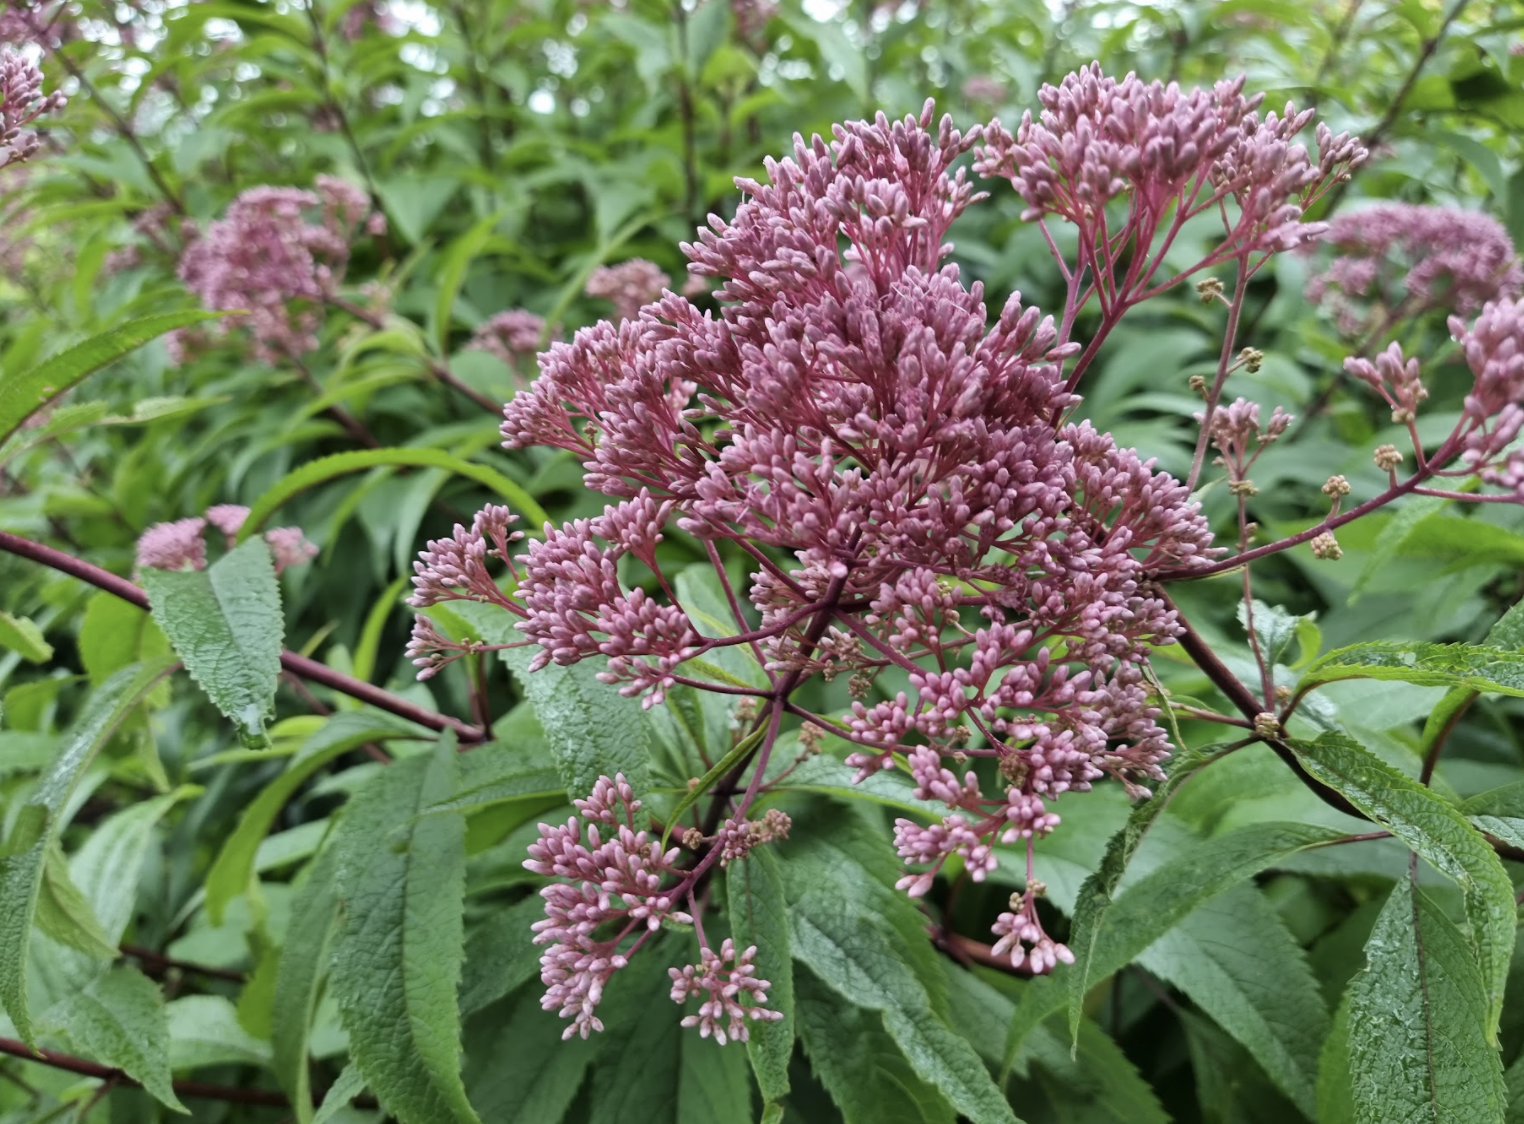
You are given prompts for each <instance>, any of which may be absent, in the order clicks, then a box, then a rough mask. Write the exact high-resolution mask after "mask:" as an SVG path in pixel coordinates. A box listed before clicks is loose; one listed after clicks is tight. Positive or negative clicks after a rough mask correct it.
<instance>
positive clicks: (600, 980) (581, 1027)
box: [524, 773, 766, 1038]
mask: <svg viewBox="0 0 1524 1124" xmlns="http://www.w3.org/2000/svg"><path fill="white" fill-rule="evenodd" d="M577 808H578V811H579V812H580V813H581V814H582V815H583V816H584V817H585V818H587V819H589V820H591V821H593V822H592V823H590V824H589V825H588V827H587V836H586V840H585V841H584V839H583V832H582V828H583V825H582V823H581V821H580V820H578V819H577V817H576V816H572V817H571V818H569V819H568V820H567V821H566V823H565V824H564V825H555V826H552V825H550V824H541V825H540V838H539V840H538V841H537V842H535V843H533V844H531V845H530V848H529V858H528V860H527V861H526V862H525V863H524V866H525V867H526V868H527V869H529V870H531V871H533V872H534V873H536V874H541V875H545V876H546V877H549V878H565V879H569V880H570V881H571V882H572V883H573V884H572V885H568V884H566V883H559V882H558V883H554V884H552V885H550V886H547V887H545V888H544V889H543V890H541V891H540V895H541V897H543V898H544V899H545V912H546V918H545V920H544V921H539V922H536V923H535V925H534V931H535V937H534V943H535V944H540V945H548V946H549V947H548V948H547V949H546V950H545V952H544V953H543V954H541V957H540V981H541V982H542V983H543V984H544V985H545V988H546V991H545V998H544V1000H543V1002H542V1004H541V1005H542V1006H543V1007H544V1008H545V1010H547V1011H559V1013H560V1015H561V1017H562V1018H569V1019H571V1020H572V1022H571V1025H570V1026H568V1027H567V1028H566V1030H565V1032H564V1033H563V1034H562V1037H563V1038H570V1037H571V1036H572V1035H573V1034H580V1035H581V1036H582V1037H583V1038H586V1037H587V1036H588V1035H589V1034H590V1033H591V1032H592V1031H595V1030H602V1029H603V1024H602V1023H601V1022H600V1021H599V1020H598V1018H597V1016H596V1015H595V1014H594V1012H595V1011H596V1009H597V1006H598V1002H599V1000H600V999H602V997H603V988H604V985H605V984H606V983H607V982H608V980H609V977H610V976H612V975H613V974H614V972H616V971H617V970H618V969H620V968H622V967H624V965H625V959H626V958H625V955H624V954H623V953H621V951H620V946H621V944H622V942H623V941H624V940H625V938H627V937H630V936H632V935H635V934H637V933H639V932H641V931H646V932H650V931H654V930H655V929H657V928H659V927H660V926H661V923H662V921H663V920H664V919H667V918H671V919H672V920H674V921H678V922H681V923H684V924H691V923H692V921H693V918H692V917H691V916H690V915H688V914H687V913H685V912H683V911H681V910H679V909H676V908H675V904H676V902H675V899H674V898H673V897H672V896H671V894H670V893H668V892H664V891H663V888H662V887H663V882H664V880H665V878H666V877H667V876H670V875H674V874H679V873H680V872H679V871H677V869H676V868H675V866H674V865H673V864H674V862H675V861H676V859H677V857H678V855H679V853H680V852H679V850H678V848H676V847H674V848H672V849H671V850H669V851H667V852H665V853H663V852H662V850H661V845H660V843H659V842H658V841H656V840H653V839H651V838H650V837H649V836H648V835H647V833H646V832H644V831H636V830H635V828H634V816H635V813H636V811H638V810H639V808H640V801H638V800H636V799H635V798H634V792H633V790H632V789H631V788H630V786H629V784H628V782H627V781H626V780H625V778H624V775H623V774H622V773H620V774H616V775H615V776H614V777H612V778H609V777H599V778H598V782H597V783H596V784H595V785H594V787H593V791H592V793H590V794H589V796H588V797H587V799H586V800H579V801H577ZM600 931H608V935H605V936H603V937H602V938H600V937H599V936H598V933H599V932H600ZM636 943H637V944H638V943H639V939H638V938H637V941H636ZM706 951H707V950H706ZM762 986H763V988H764V990H765V988H766V984H765V983H763V984H762Z"/></svg>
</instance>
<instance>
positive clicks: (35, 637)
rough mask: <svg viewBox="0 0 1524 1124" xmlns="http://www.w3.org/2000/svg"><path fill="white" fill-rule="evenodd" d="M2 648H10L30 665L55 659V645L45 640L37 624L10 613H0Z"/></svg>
mask: <svg viewBox="0 0 1524 1124" xmlns="http://www.w3.org/2000/svg"><path fill="white" fill-rule="evenodd" d="M0 648H9V649H10V650H11V651H13V652H15V653H16V654H17V655H19V656H20V657H21V658H22V659H24V660H26V661H27V662H28V663H47V662H48V661H49V660H50V659H52V658H53V645H51V644H49V643H48V642H47V640H45V639H44V638H43V635H42V629H40V628H38V627H37V624H36V622H35V621H33V620H31V619H30V618H29V617H13V616H11V615H10V614H9V613H0Z"/></svg>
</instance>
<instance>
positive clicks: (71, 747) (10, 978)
mask: <svg viewBox="0 0 1524 1124" xmlns="http://www.w3.org/2000/svg"><path fill="white" fill-rule="evenodd" d="M171 666H172V665H171V664H169V663H167V662H164V661H161V662H157V663H153V664H141V665H134V666H133V667H126V668H123V669H122V670H121V671H119V672H117V674H116V675H113V676H112V677H111V678H110V679H109V680H108V681H107V682H106V684H105V685H104V686H102V687H101V689H100V690H98V691H97V692H95V694H94V695H93V696H91V698H90V701H89V703H88V704H87V705H86V707H85V711H84V713H83V714H82V715H81V716H80V718H79V720H78V721H77V722H76V723H75V724H74V728H73V729H72V730H71V731H70V733H69V736H68V738H67V739H66V741H65V742H64V747H63V749H62V751H61V752H60V753H59V754H58V756H57V757H56V758H54V759H53V763H52V764H51V765H50V766H49V768H48V771H47V772H46V773H45V774H43V776H42V779H41V780H40V781H39V782H38V784H37V787H36V789H35V790H34V791H33V793H32V795H31V797H30V798H29V799H28V800H27V801H26V803H25V804H23V805H22V806H21V809H20V811H19V812H18V813H17V814H16V816H15V818H14V820H13V822H12V826H11V829H10V834H9V836H7V838H6V839H5V841H4V844H3V845H0V1005H3V1006H4V1007H5V1013H6V1014H7V1015H9V1016H10V1019H11V1022H12V1023H14V1024H15V1026H16V1031H17V1033H18V1034H20V1036H21V1038H22V1039H23V1040H24V1041H26V1042H27V1043H28V1044H30V1043H31V1041H32V1018H31V1012H30V1010H29V1009H28V1006H27V947H28V945H29V943H30V940H31V933H32V921H33V919H34V918H35V916H36V914H37V896H38V893H39V892H40V890H41V888H42V876H43V871H44V868H45V866H46V861H47V855H48V852H49V850H50V849H51V848H52V846H53V844H54V842H55V841H56V840H57V838H58V833H59V831H60V830H61V829H62V826H63V825H62V824H61V823H60V822H59V821H60V819H61V817H62V815H63V811H64V808H65V806H66V805H67V804H68V803H69V798H70V797H71V796H72V795H73V794H74V790H75V788H76V787H77V786H78V785H79V779H80V777H81V776H82V775H83V774H84V771H85V769H86V767H87V766H88V765H89V764H90V762H91V761H92V760H94V758H95V755H96V753H98V752H99V751H100V748H101V746H103V745H105V744H106V741H107V739H109V738H110V737H111V734H112V732H113V731H114V730H115V729H116V728H117V727H118V726H119V725H120V724H121V722H122V720H123V719H124V718H126V717H127V715H128V714H129V713H131V711H132V709H133V707H135V706H137V705H138V703H140V702H142V701H143V698H144V697H145V696H146V695H147V694H148V692H149V691H151V690H153V688H154V685H155V684H157V683H158V682H159V680H160V679H161V678H162V677H163V676H164V675H166V674H167V673H168V672H169V670H170V667H171Z"/></svg>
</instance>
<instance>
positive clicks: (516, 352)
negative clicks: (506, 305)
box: [466, 308, 545, 367]
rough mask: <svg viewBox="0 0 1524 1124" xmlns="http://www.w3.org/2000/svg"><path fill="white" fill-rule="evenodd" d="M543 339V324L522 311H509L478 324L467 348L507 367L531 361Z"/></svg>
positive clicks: (537, 317) (528, 312)
mask: <svg viewBox="0 0 1524 1124" xmlns="http://www.w3.org/2000/svg"><path fill="white" fill-rule="evenodd" d="M544 335H545V320H544V318H543V317H540V316H536V315H535V314H534V313H533V312H530V311H528V310H527V309H523V308H510V309H508V310H507V311H506V312H499V313H497V314H496V315H495V316H491V317H489V318H488V319H486V320H484V321H482V323H481V324H480V325H478V326H477V329H476V331H475V332H473V333H472V335H471V342H470V343H468V344H466V346H467V347H468V348H471V349H474V350H477V351H485V352H487V353H489V354H491V355H495V356H497V357H498V358H499V359H501V360H502V361H503V362H504V363H507V364H508V365H509V366H510V367H517V366H519V364H521V363H523V362H524V361H525V360H530V359H533V358H534V355H535V352H537V351H539V350H540V340H541V339H542V338H543V337H544Z"/></svg>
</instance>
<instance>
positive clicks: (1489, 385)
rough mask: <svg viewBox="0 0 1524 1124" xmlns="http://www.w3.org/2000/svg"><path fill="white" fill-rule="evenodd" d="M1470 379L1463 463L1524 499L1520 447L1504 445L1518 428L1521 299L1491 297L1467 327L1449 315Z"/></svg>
mask: <svg viewBox="0 0 1524 1124" xmlns="http://www.w3.org/2000/svg"><path fill="white" fill-rule="evenodd" d="M1450 333H1451V335H1453V336H1455V337H1456V338H1457V339H1459V340H1460V342H1461V347H1462V349H1463V350H1464V352H1465V356H1466V365H1467V366H1469V367H1470V368H1471V373H1472V375H1473V376H1475V379H1476V382H1475V384H1474V385H1473V387H1472V389H1471V393H1470V394H1468V395H1466V405H1465V412H1464V414H1463V416H1462V422H1461V426H1462V433H1463V441H1464V446H1463V452H1462V454H1461V456H1462V459H1463V461H1464V462H1465V465H1466V467H1467V469H1468V470H1469V471H1471V472H1474V473H1476V474H1478V475H1479V476H1481V478H1482V479H1483V480H1485V481H1487V482H1488V483H1489V484H1497V485H1500V486H1501V487H1504V488H1507V489H1509V490H1510V491H1512V492H1514V493H1515V494H1516V495H1517V496H1519V498H1520V499H1521V500H1524V450H1521V449H1517V448H1512V449H1511V448H1510V446H1512V445H1513V444H1514V443H1515V442H1516V441H1517V440H1518V437H1519V431H1520V429H1521V428H1524V301H1517V300H1499V301H1491V302H1489V303H1488V304H1487V305H1485V306H1484V307H1483V308H1482V312H1481V315H1480V316H1478V317H1477V318H1476V322H1475V323H1474V324H1472V325H1471V326H1470V327H1469V328H1468V327H1467V326H1466V325H1465V323H1464V322H1462V321H1461V319H1460V318H1459V317H1455V316H1452V317H1451V318H1450Z"/></svg>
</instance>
